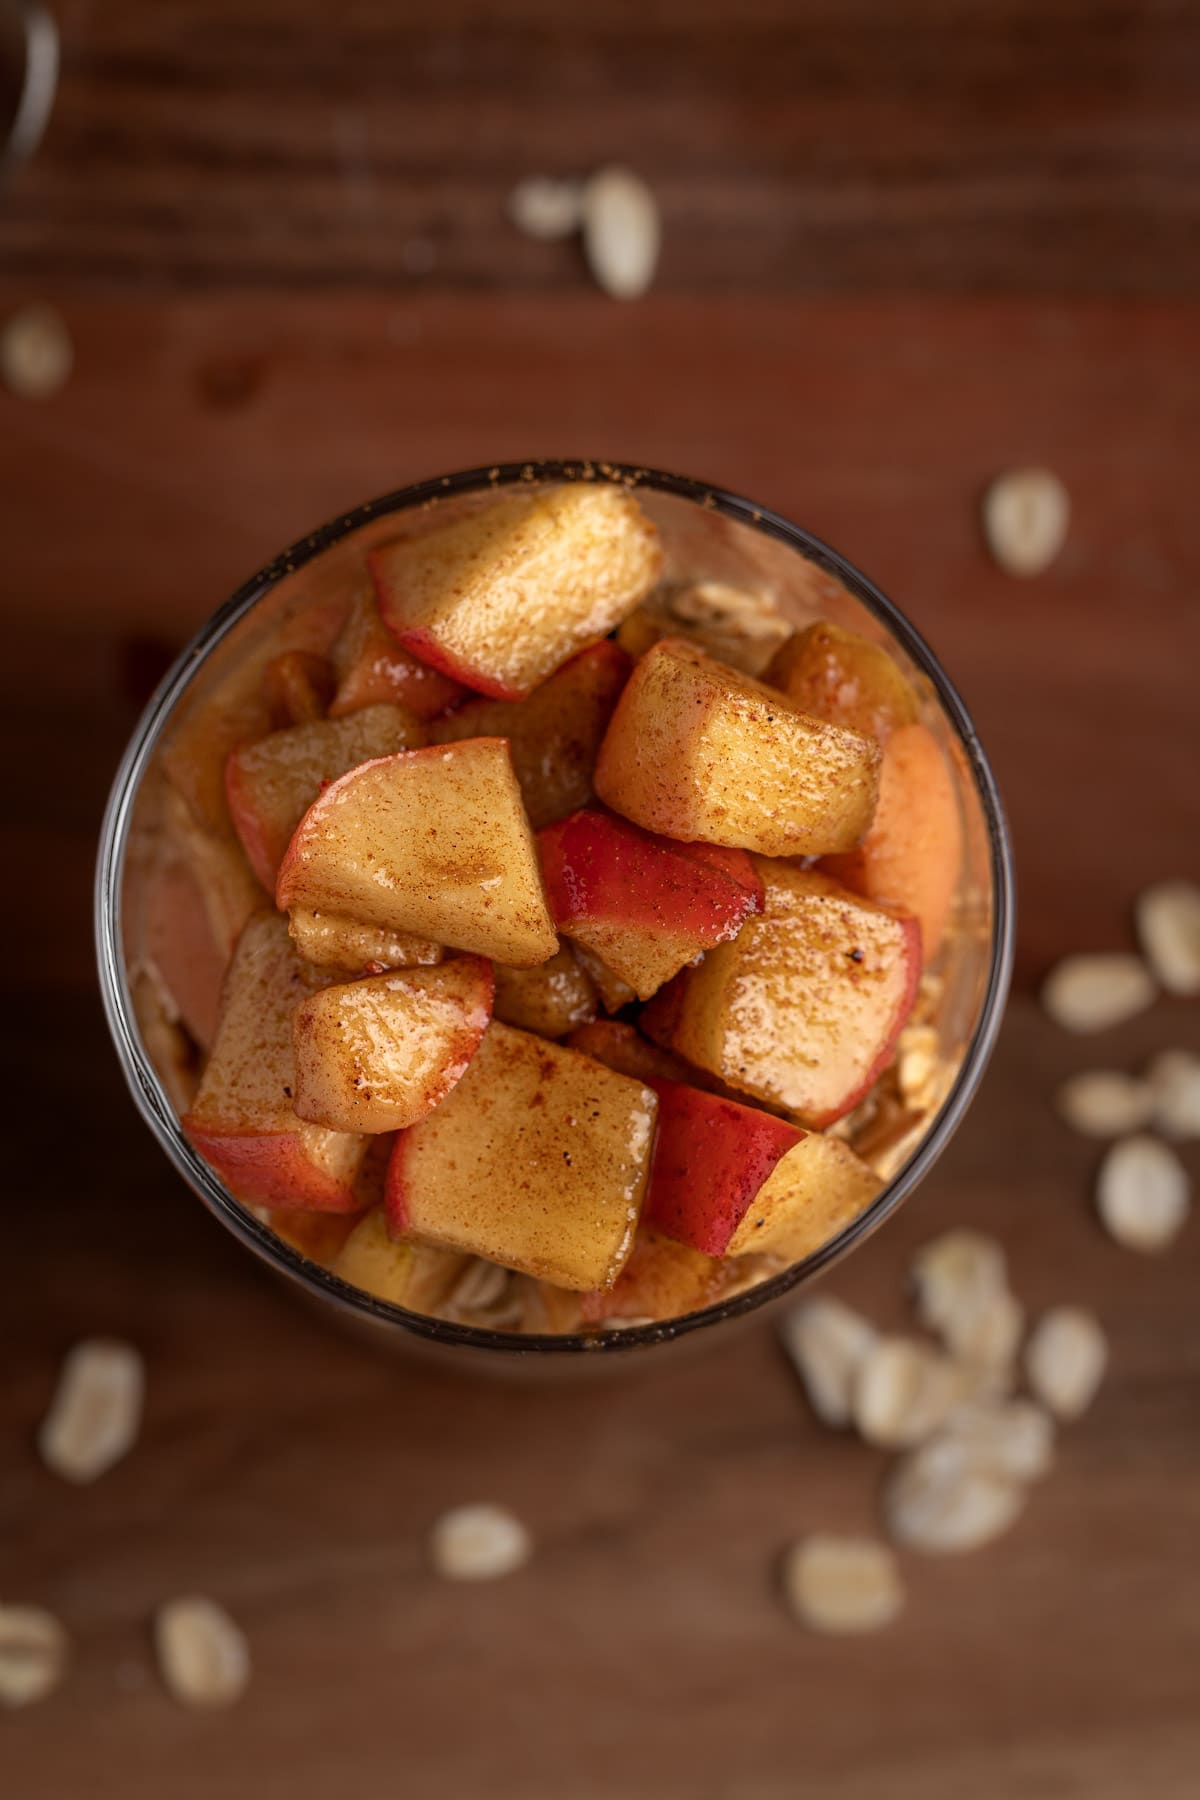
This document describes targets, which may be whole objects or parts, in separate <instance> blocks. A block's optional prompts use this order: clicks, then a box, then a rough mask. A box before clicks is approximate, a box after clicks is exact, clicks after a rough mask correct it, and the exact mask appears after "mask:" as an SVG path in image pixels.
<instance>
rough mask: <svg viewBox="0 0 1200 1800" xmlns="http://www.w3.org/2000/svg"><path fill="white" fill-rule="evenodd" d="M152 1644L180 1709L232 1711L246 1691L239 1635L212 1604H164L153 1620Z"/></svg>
mask: <svg viewBox="0 0 1200 1800" xmlns="http://www.w3.org/2000/svg"><path fill="white" fill-rule="evenodd" d="M154 1643H155V1649H156V1651H157V1653H158V1666H159V1669H160V1671H161V1673H162V1678H163V1680H164V1682H165V1683H166V1685H167V1687H168V1688H169V1689H170V1691H171V1693H172V1694H173V1695H174V1696H175V1698H176V1700H178V1701H179V1702H180V1704H181V1705H183V1706H192V1707H197V1708H204V1707H214V1708H215V1707H221V1706H232V1705H233V1703H234V1701H235V1700H240V1699H241V1697H242V1695H243V1694H244V1693H245V1691H246V1688H247V1687H248V1686H249V1682H250V1651H249V1648H248V1646H247V1644H246V1639H245V1635H244V1634H243V1632H242V1629H241V1627H240V1626H239V1625H237V1624H236V1623H235V1622H234V1620H233V1619H231V1618H230V1616H229V1614H228V1613H227V1612H226V1611H225V1608H224V1607H223V1606H218V1604H217V1602H216V1601H215V1600H207V1599H204V1598H203V1597H201V1596H199V1595H185V1596H183V1597H181V1598H180V1599H178V1600H169V1601H168V1602H167V1604H166V1605H165V1606H161V1607H160V1608H159V1610H158V1613H157V1616H156V1617H155V1621H154Z"/></svg>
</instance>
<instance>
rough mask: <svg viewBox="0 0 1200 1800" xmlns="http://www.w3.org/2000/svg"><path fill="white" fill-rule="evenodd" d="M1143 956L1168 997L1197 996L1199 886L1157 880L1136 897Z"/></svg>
mask: <svg viewBox="0 0 1200 1800" xmlns="http://www.w3.org/2000/svg"><path fill="white" fill-rule="evenodd" d="M1137 931H1138V941H1139V943H1140V944H1141V946H1142V954H1143V955H1144V956H1145V958H1146V961H1147V962H1148V963H1149V964H1150V967H1151V968H1152V969H1153V970H1154V973H1155V974H1156V975H1157V976H1158V979H1159V980H1160V981H1161V982H1162V985H1163V986H1164V987H1165V988H1166V990H1167V992H1168V993H1169V994H1200V887H1197V886H1196V884H1195V882H1192V881H1160V882H1157V883H1156V884H1155V885H1154V886H1153V887H1148V888H1146V890H1145V891H1144V893H1142V894H1140V895H1139V896H1138V903H1137Z"/></svg>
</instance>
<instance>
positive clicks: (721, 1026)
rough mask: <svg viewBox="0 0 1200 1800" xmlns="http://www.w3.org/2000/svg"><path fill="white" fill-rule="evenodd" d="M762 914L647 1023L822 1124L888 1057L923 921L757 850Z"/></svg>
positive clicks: (651, 1012)
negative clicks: (763, 855) (762, 900)
mask: <svg viewBox="0 0 1200 1800" xmlns="http://www.w3.org/2000/svg"><path fill="white" fill-rule="evenodd" d="M757 868H758V871H759V874H760V875H761V876H762V879H763V887H764V907H763V911H762V913H761V914H760V915H759V916H758V917H755V918H752V919H750V920H749V921H748V923H747V924H746V925H745V926H744V927H743V929H742V931H741V933H740V935H739V936H738V938H737V939H736V941H735V942H734V943H732V944H720V945H718V946H717V947H716V948H715V949H713V950H710V951H709V952H708V954H707V955H706V956H705V958H704V960H703V962H702V963H701V964H700V966H699V967H698V968H694V969H685V970H683V972H682V973H681V974H680V975H678V976H676V978H675V980H674V981H673V982H672V983H671V984H670V986H669V987H667V988H664V989H663V991H662V992H661V993H660V994H658V995H656V996H655V998H654V999H653V1000H652V1001H651V1002H650V1005H649V1006H648V1007H647V1008H646V1009H645V1011H644V1012H643V1014H642V1017H641V1024H642V1029H643V1030H644V1031H645V1032H646V1033H647V1035H648V1036H650V1037H652V1038H654V1039H655V1041H656V1042H657V1043H661V1044H665V1045H666V1046H667V1048H668V1049H671V1050H674V1051H676V1052H677V1053H678V1054H679V1055H680V1056H683V1057H685V1058H686V1059H687V1060H688V1061H689V1062H692V1063H696V1064H698V1065H699V1067H700V1068H702V1069H707V1070H709V1071H710V1072H711V1073H712V1074H714V1075H717V1076H719V1077H720V1079H721V1080H722V1081H724V1082H727V1083H728V1084H729V1085H730V1086H731V1087H734V1088H737V1089H739V1090H740V1091H741V1092H743V1093H746V1094H750V1095H752V1096H754V1097H755V1098H756V1099H760V1100H764V1101H766V1102H768V1103H769V1104H771V1105H775V1106H780V1107H783V1108H784V1109H785V1110H786V1111H787V1112H789V1113H790V1114H792V1115H794V1116H795V1117H796V1118H798V1119H799V1120H800V1121H801V1123H802V1124H804V1125H808V1126H811V1127H813V1128H815V1129H820V1128H822V1127H823V1126H825V1125H830V1124H832V1123H833V1122H834V1120H835V1119H840V1118H841V1117H842V1115H843V1114H844V1113H848V1112H849V1111H850V1109H851V1108H852V1107H854V1106H856V1105H857V1104H858V1102H859V1101H860V1100H861V1099H862V1097H863V1095H864V1094H865V1093H866V1092H867V1090H868V1088H869V1087H870V1086H871V1084H872V1083H873V1082H874V1081H875V1079H876V1077H877V1076H878V1075H879V1074H880V1072H881V1071H882V1070H883V1069H884V1068H885V1067H886V1065H887V1063H888V1062H889V1061H890V1059H891V1057H892V1054H893V1052H894V1049H895V1044H896V1039H897V1037H898V1036H899V1033H900V1029H901V1027H902V1025H903V1024H904V1021H905V1019H906V1018H907V1017H908V1014H909V1012H910V1011H911V1009H912V1004H913V1000H914V998H915V996H916V990H917V982H918V980H919V978H920V972H921V935H920V927H919V925H918V923H917V921H916V920H915V919H913V918H911V917H908V916H906V915H904V914H898V913H894V912H892V911H890V910H889V909H888V908H886V907H882V906H877V905H875V904H873V903H872V902H871V901H869V900H864V899H861V898H860V897H859V896H858V895H857V894H852V893H851V892H850V890H849V889H848V888H844V887H842V886H841V885H840V884H839V883H838V882H836V881H833V880H831V879H830V878H829V876H827V875H821V874H818V873H816V872H815V871H805V870H801V869H797V868H794V867H792V866H791V865H790V864H788V863H782V862H772V861H768V860H767V859H766V858H759V859H758V860H757Z"/></svg>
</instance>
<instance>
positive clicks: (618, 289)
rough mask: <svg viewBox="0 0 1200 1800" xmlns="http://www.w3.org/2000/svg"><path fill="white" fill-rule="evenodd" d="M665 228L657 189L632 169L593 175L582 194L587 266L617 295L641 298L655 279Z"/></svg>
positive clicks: (625, 297)
mask: <svg viewBox="0 0 1200 1800" xmlns="http://www.w3.org/2000/svg"><path fill="white" fill-rule="evenodd" d="M661 237H662V231H661V226H660V224H659V218H658V206H657V204H656V202H655V199H654V195H653V194H652V193H651V192H650V189H649V188H648V187H647V186H646V183H645V182H644V181H643V180H642V179H641V177H640V176H638V175H635V174H634V173H633V172H632V170H630V169H622V168H617V167H611V168H607V169H601V170H600V171H599V173H598V174H595V175H593V176H592V178H591V180H590V181H589V182H588V184H587V187H586V189H585V191H584V198H583V243H584V249H585V250H586V252H587V259H588V266H589V268H590V269H591V271H592V274H593V275H594V276H595V278H596V280H597V282H598V283H599V285H600V286H601V287H602V288H603V289H604V291H605V293H606V294H611V295H612V297H613V299H614V300H636V299H637V298H638V296H639V295H640V294H644V293H645V292H646V289H647V288H648V287H649V286H650V283H651V282H652V281H653V279H654V271H655V269H656V268H657V266H658V252H659V246H660V242H661Z"/></svg>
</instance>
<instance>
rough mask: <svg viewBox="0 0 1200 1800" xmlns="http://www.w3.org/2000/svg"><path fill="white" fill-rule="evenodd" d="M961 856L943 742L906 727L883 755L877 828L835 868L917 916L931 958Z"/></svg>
mask: <svg viewBox="0 0 1200 1800" xmlns="http://www.w3.org/2000/svg"><path fill="white" fill-rule="evenodd" d="M962 855H963V829H962V815H961V812H960V810H959V804H958V795H957V793H956V792H955V787H954V778H953V776H952V775H951V773H950V768H949V765H948V763H947V761H946V758H945V756H944V755H943V753H942V748H941V745H940V744H939V743H938V741H937V739H936V738H935V737H934V735H933V733H932V731H930V729H929V727H928V726H927V725H902V726H900V727H899V728H898V729H897V730H896V731H894V732H893V733H892V735H891V737H890V738H889V739H888V742H887V745H886V747H885V749H884V752H883V769H882V772H881V777H880V784H879V805H878V807H877V809H876V812H875V818H874V821H873V823H872V825H871V829H870V831H868V833H867V835H866V837H865V838H864V839H863V841H862V843H861V844H860V845H859V847H858V849H857V850H851V851H849V852H848V853H847V854H846V855H845V856H836V857H831V858H830V859H829V862H828V865H827V866H828V870H829V873H830V874H831V875H833V876H836V878H837V880H838V881H842V882H845V884H846V886H847V887H849V888H853V889H854V891H855V893H857V894H865V895H867V897H868V898H869V899H872V900H878V901H880V902H882V903H883V904H884V905H887V906H896V907H900V908H902V909H903V910H904V911H905V912H911V913H915V914H916V916H917V918H918V919H919V920H920V921H921V940H922V946H923V949H924V955H925V960H926V962H928V961H929V960H930V959H931V958H932V957H933V956H935V955H936V953H937V950H938V946H939V945H940V944H941V941H942V938H943V936H944V935H945V930H946V922H947V920H948V919H949V916H950V909H951V906H952V905H953V902H954V895H955V892H956V890H957V888H958V884H959V880H960V879H961V876H962Z"/></svg>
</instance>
